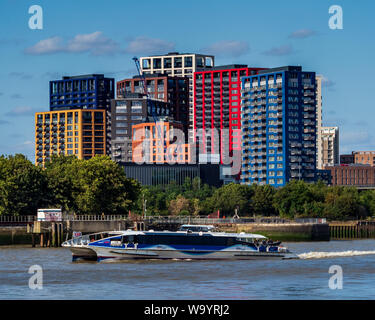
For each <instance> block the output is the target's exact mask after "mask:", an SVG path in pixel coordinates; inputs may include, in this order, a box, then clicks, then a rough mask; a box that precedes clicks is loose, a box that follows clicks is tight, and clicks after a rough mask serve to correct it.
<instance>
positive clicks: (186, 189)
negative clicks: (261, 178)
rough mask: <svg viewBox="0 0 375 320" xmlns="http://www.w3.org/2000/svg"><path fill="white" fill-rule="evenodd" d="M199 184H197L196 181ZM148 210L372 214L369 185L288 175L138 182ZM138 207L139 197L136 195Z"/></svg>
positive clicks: (374, 204)
mask: <svg viewBox="0 0 375 320" xmlns="http://www.w3.org/2000/svg"><path fill="white" fill-rule="evenodd" d="M198 186H199V187H198ZM142 193H143V195H144V199H146V200H147V204H146V206H147V214H148V215H208V214H210V213H213V212H217V211H218V210H219V211H220V214H221V216H227V217H228V216H233V215H234V214H235V211H236V210H237V213H238V215H239V216H254V215H255V216H280V217H283V218H289V219H294V218H309V217H310V218H312V217H313V218H327V219H330V220H343V219H359V218H365V217H371V216H375V190H365V191H358V190H357V189H356V188H350V187H339V186H334V187H329V186H326V185H325V184H324V183H323V182H317V183H315V184H309V183H306V182H304V181H296V180H293V181H291V182H290V183H288V184H287V185H286V186H285V187H283V188H277V189H276V188H274V187H272V186H270V185H263V186H259V185H252V186H247V185H239V184H233V183H232V184H228V185H224V186H222V187H221V188H213V187H209V186H208V185H202V184H200V183H199V179H198V178H196V179H195V180H194V181H190V180H187V181H185V184H184V185H183V186H180V187H179V186H177V185H175V184H173V183H172V184H171V185H169V186H167V187H162V186H154V187H143V188H142ZM137 210H138V212H142V210H143V207H142V200H139V201H138V207H137Z"/></svg>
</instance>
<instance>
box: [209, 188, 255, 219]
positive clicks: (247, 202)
mask: <svg viewBox="0 0 375 320" xmlns="http://www.w3.org/2000/svg"><path fill="white" fill-rule="evenodd" d="M253 194H254V191H253V188H252V187H250V186H247V185H240V184H235V183H230V184H227V185H224V186H222V187H221V188H218V189H216V190H215V192H214V194H213V195H212V196H211V197H209V198H208V199H207V200H206V201H207V202H206V204H205V206H206V208H207V209H208V210H210V211H211V212H214V211H217V210H220V213H221V214H222V215H225V216H228V215H229V216H232V215H234V213H235V209H236V208H238V209H239V212H238V214H239V215H242V216H246V215H249V214H250V212H251V198H252V196H253ZM207 209H206V210H207Z"/></svg>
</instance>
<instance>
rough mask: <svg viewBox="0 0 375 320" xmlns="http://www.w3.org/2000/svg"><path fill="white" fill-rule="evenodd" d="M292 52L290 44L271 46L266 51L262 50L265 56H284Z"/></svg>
mask: <svg viewBox="0 0 375 320" xmlns="http://www.w3.org/2000/svg"><path fill="white" fill-rule="evenodd" d="M292 53H294V49H293V47H292V46H291V45H289V44H287V45H283V46H280V47H273V48H271V49H269V50H267V51H264V52H263V54H265V55H267V56H286V55H289V54H292Z"/></svg>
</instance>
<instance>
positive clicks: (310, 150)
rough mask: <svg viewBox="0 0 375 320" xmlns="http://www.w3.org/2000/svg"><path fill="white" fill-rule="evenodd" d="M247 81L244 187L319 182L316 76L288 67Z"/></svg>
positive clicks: (244, 83)
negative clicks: (317, 169)
mask: <svg viewBox="0 0 375 320" xmlns="http://www.w3.org/2000/svg"><path fill="white" fill-rule="evenodd" d="M241 80H242V82H241V87H242V90H241V92H242V94H241V115H242V117H241V130H242V135H241V146H242V151H241V158H242V159H241V160H242V164H241V165H242V170H241V183H242V184H253V183H255V184H259V185H264V184H270V185H273V186H275V187H281V186H284V185H285V184H286V183H288V182H289V181H290V180H292V179H297V180H299V179H300V180H304V181H306V182H314V181H316V80H315V72H306V71H302V67H299V66H286V67H280V68H273V69H267V70H262V71H259V72H258V74H257V75H253V76H246V77H243V78H241Z"/></svg>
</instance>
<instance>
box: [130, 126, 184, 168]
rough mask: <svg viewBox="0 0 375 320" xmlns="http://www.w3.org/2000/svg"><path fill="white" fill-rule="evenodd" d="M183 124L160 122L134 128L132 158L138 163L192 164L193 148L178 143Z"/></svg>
mask: <svg viewBox="0 0 375 320" xmlns="http://www.w3.org/2000/svg"><path fill="white" fill-rule="evenodd" d="M175 129H178V130H181V131H183V129H184V128H183V125H182V124H181V123H177V122H173V121H159V122H156V123H155V122H148V123H140V124H136V125H133V126H132V137H133V142H132V157H133V162H136V163H155V164H163V163H176V162H177V163H190V162H191V146H190V145H189V144H186V143H184V142H185V141H183V142H182V143H179V142H178V141H177V136H178V132H177V131H176V130H175Z"/></svg>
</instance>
